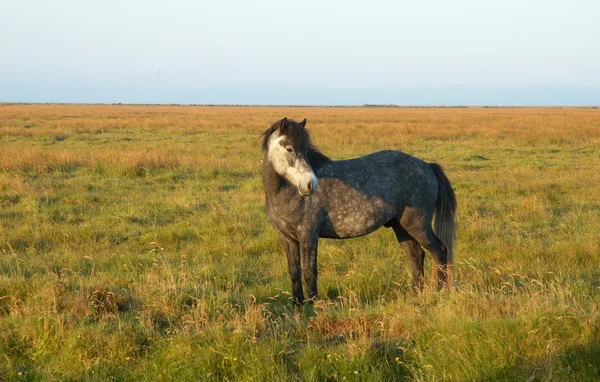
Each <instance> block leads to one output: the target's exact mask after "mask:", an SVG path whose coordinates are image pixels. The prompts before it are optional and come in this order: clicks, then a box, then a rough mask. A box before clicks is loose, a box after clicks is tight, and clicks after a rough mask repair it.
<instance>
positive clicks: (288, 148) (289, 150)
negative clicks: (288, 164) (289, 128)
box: [285, 146, 294, 153]
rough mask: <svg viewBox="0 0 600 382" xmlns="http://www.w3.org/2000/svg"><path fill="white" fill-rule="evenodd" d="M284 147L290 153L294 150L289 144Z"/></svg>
mask: <svg viewBox="0 0 600 382" xmlns="http://www.w3.org/2000/svg"><path fill="white" fill-rule="evenodd" d="M285 149H286V150H287V152H288V153H291V152H292V151H294V150H292V148H291V147H289V146H288V147H286V148H285Z"/></svg>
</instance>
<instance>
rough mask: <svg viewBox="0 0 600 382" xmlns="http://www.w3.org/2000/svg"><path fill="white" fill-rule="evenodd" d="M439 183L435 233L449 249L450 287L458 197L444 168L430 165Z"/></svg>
mask: <svg viewBox="0 0 600 382" xmlns="http://www.w3.org/2000/svg"><path fill="white" fill-rule="evenodd" d="M429 165H430V166H431V168H432V169H433V173H434V174H435V177H436V178H437V181H438V200H437V203H436V204H435V224H434V231H435V234H436V235H437V236H438V237H439V239H440V240H441V241H442V242H443V243H444V245H445V246H446V248H447V251H448V252H447V253H448V255H447V264H448V285H449V286H450V287H452V286H453V285H454V237H455V232H456V197H455V195H454V190H453V189H452V186H451V185H450V181H449V180H448V178H447V177H446V174H444V171H443V170H442V167H441V166H440V165H438V164H436V163H429Z"/></svg>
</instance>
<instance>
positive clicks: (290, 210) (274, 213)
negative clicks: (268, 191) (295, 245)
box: [266, 199, 314, 239]
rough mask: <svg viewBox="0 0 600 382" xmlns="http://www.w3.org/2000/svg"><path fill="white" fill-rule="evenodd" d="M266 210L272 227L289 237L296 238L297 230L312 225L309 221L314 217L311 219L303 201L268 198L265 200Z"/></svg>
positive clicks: (308, 227) (303, 229) (297, 235)
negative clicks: (268, 199)
mask: <svg viewBox="0 0 600 382" xmlns="http://www.w3.org/2000/svg"><path fill="white" fill-rule="evenodd" d="M266 212H267V216H268V217H269V221H270V222H271V225H272V226H273V228H275V229H276V230H277V231H279V232H281V233H283V234H284V235H286V236H288V237H291V238H295V239H297V238H298V237H299V236H300V234H299V232H301V231H302V232H303V231H306V230H309V229H310V228H311V227H312V226H314V224H312V223H311V222H312V220H314V219H311V216H310V215H311V214H310V212H309V211H308V212H307V206H306V205H305V204H304V203H295V202H293V201H289V200H287V201H283V202H282V201H278V200H276V199H275V200H270V201H267V206H266Z"/></svg>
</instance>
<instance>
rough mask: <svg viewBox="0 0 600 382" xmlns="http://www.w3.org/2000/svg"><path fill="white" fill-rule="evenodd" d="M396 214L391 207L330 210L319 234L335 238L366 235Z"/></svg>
mask: <svg viewBox="0 0 600 382" xmlns="http://www.w3.org/2000/svg"><path fill="white" fill-rule="evenodd" d="M381 207H383V206H381ZM394 216H395V212H394V210H393V209H391V208H389V207H388V208H376V207H374V208H371V209H362V210H361V209H356V210H352V209H348V210H342V211H329V212H328V213H327V214H326V219H325V222H324V224H323V226H322V228H321V231H320V234H319V236H321V237H326V238H335V239H346V238H351V237H358V236H364V235H367V234H369V233H371V232H373V231H375V230H377V229H379V228H380V227H381V226H382V225H384V224H385V223H387V222H388V221H390V220H391V219H392V218H393V217H394Z"/></svg>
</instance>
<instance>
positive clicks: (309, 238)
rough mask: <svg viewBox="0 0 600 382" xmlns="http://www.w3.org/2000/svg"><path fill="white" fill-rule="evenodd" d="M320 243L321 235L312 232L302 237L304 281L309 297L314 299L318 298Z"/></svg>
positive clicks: (301, 249) (301, 251)
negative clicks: (318, 255)
mask: <svg viewBox="0 0 600 382" xmlns="http://www.w3.org/2000/svg"><path fill="white" fill-rule="evenodd" d="M318 244H319V235H318V233H316V232H311V233H309V234H308V235H306V237H304V238H302V239H300V253H301V254H302V268H303V272H304V282H305V283H306V288H307V289H308V298H309V299H311V300H314V299H316V298H317V248H318Z"/></svg>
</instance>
